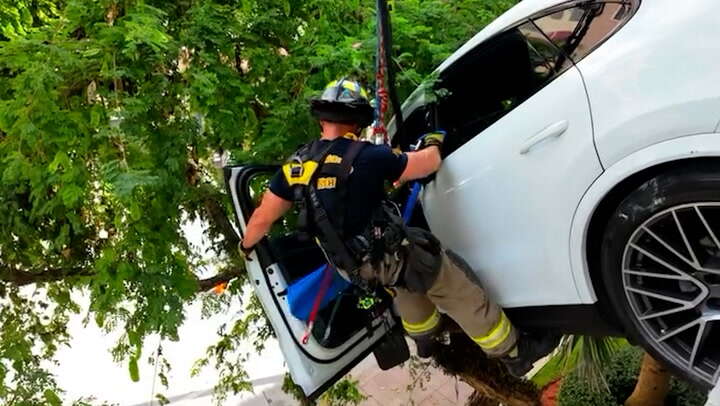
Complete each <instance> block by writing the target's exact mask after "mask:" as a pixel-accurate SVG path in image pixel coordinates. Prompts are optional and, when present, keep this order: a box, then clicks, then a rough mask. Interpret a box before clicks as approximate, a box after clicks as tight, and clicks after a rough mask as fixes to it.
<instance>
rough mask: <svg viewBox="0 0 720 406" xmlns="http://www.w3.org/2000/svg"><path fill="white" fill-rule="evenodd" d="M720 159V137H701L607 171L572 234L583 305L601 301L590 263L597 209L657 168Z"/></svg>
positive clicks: (653, 149) (668, 144)
mask: <svg viewBox="0 0 720 406" xmlns="http://www.w3.org/2000/svg"><path fill="white" fill-rule="evenodd" d="M700 157H720V134H717V133H710V134H700V135H691V136H686V137H680V138H675V139H672V140H669V141H665V142H661V143H658V144H655V145H652V146H650V147H647V148H645V149H643V150H641V151H637V152H635V153H633V154H630V155H628V156H626V157H624V158H623V159H621V160H620V161H618V162H616V163H615V164H614V165H612V166H611V167H609V168H607V169H606V170H605V172H603V174H602V176H600V177H599V178H598V179H597V180H596V181H595V183H593V185H592V186H591V187H590V189H589V190H588V191H587V193H585V196H583V198H582V201H581V202H580V205H579V206H578V209H577V212H576V213H575V218H574V220H573V224H572V231H571V234H570V259H571V263H572V273H573V277H574V278H575V285H576V286H577V288H578V294H579V295H580V299H581V301H582V303H594V302H595V301H597V298H596V296H595V291H594V290H593V286H592V281H591V280H590V274H589V267H588V261H587V256H586V252H587V237H588V235H587V232H588V227H589V225H590V220H591V218H592V215H593V213H594V212H595V209H597V207H598V205H599V204H600V202H601V201H602V200H603V198H604V197H605V196H606V195H607V194H608V192H610V190H612V188H613V187H615V186H616V185H617V184H618V183H620V182H622V181H623V180H624V179H627V178H628V177H629V176H631V175H633V174H635V173H637V172H639V171H642V170H643V169H647V168H651V167H653V166H656V165H659V164H662V163H666V162H671V161H677V160H681V159H688V158H700Z"/></svg>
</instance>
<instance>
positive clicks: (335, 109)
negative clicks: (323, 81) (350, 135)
mask: <svg viewBox="0 0 720 406" xmlns="http://www.w3.org/2000/svg"><path fill="white" fill-rule="evenodd" d="M310 110H311V111H312V115H313V116H314V117H315V118H317V119H318V120H326V121H332V122H336V123H353V124H358V125H359V126H360V127H361V128H363V127H367V126H369V125H370V124H371V123H372V121H373V117H374V111H373V108H372V107H371V106H370V101H369V100H368V94H367V92H366V91H365V89H363V88H362V86H360V83H358V82H356V81H353V80H347V79H345V78H342V79H340V80H335V81H332V82H330V83H329V84H328V85H327V87H326V88H325V91H323V93H322V95H320V97H315V98H313V99H312V100H310Z"/></svg>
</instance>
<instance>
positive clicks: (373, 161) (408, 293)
mask: <svg viewBox="0 0 720 406" xmlns="http://www.w3.org/2000/svg"><path fill="white" fill-rule="evenodd" d="M311 111H312V114H313V116H314V117H316V118H317V119H318V120H319V122H320V126H321V128H322V135H321V137H320V139H319V140H315V141H313V142H311V143H309V144H307V145H305V146H303V147H301V148H300V149H299V150H298V151H297V152H296V153H294V154H293V155H292V156H291V157H290V159H289V160H288V161H287V163H286V164H285V165H283V167H282V169H281V170H279V171H278V173H277V174H275V176H274V177H273V178H272V180H271V182H270V186H269V190H268V191H267V192H266V193H265V195H264V196H263V199H262V201H261V204H260V206H259V207H258V208H257V209H256V210H255V211H254V213H253V214H252V216H251V218H250V220H249V221H248V224H247V228H246V231H245V237H244V239H243V240H242V241H241V242H240V249H241V251H242V252H243V253H244V254H245V256H246V257H247V254H249V253H250V252H251V251H252V250H253V247H254V246H255V244H257V243H258V242H259V241H260V240H261V239H262V238H263V236H264V235H265V234H266V233H267V232H268V231H269V230H270V227H271V225H272V224H273V223H274V222H275V221H276V220H278V219H279V218H280V217H282V216H283V214H284V213H285V212H286V211H287V210H289V209H290V208H291V206H293V204H296V205H298V206H299V211H300V216H299V220H298V223H299V224H298V227H299V228H300V229H302V230H305V231H306V232H307V233H309V234H310V235H311V236H312V237H314V238H316V239H317V240H318V242H319V244H320V247H321V248H322V249H323V251H324V253H325V254H326V256H327V257H328V260H329V261H330V263H331V264H333V265H334V266H335V267H336V269H337V270H338V271H339V272H340V273H341V274H342V275H343V276H345V277H346V278H347V279H348V280H350V281H351V282H353V283H355V284H357V285H360V286H365V287H366V288H368V287H371V286H377V285H382V286H384V287H386V288H388V289H389V290H390V291H392V292H393V293H394V296H395V306H396V308H397V310H398V313H399V314H400V316H401V318H402V324H403V327H404V328H405V330H406V332H407V333H408V335H410V336H411V337H412V338H413V339H414V340H415V342H416V344H417V351H418V355H419V356H422V357H428V356H430V355H431V354H432V352H433V350H434V348H435V346H436V340H435V335H436V334H437V333H438V332H439V331H440V329H441V327H442V326H441V324H442V323H441V320H442V318H441V315H440V312H439V311H438V308H440V309H442V310H443V312H445V313H446V314H447V315H448V316H449V317H451V318H452V319H453V320H454V321H455V322H456V323H457V324H458V325H459V326H460V327H461V328H462V329H463V330H464V331H465V332H466V333H467V334H468V335H469V336H470V337H471V338H472V340H473V341H474V342H475V343H477V344H478V345H479V346H480V348H481V349H482V350H483V351H484V352H485V353H486V354H487V355H488V357H493V358H500V359H501V360H502V361H503V362H504V363H505V364H506V366H507V368H508V370H509V372H510V373H512V374H513V375H515V376H524V375H525V374H526V373H527V372H528V371H529V370H530V369H531V368H532V364H533V363H534V362H535V361H537V360H538V359H540V358H541V357H543V356H545V355H547V354H548V353H549V352H550V351H552V349H553V348H555V347H556V346H557V342H558V340H557V337H553V336H547V335H546V336H533V335H529V334H520V333H519V332H518V331H517V330H516V329H515V327H514V326H513V325H512V323H511V322H510V320H509V319H508V318H507V316H506V315H505V313H504V312H503V310H502V309H501V308H500V307H499V306H498V305H497V304H495V303H494V302H493V301H492V300H491V299H490V298H489V297H488V296H487V293H486V292H485V291H484V290H483V288H482V287H481V286H480V285H479V284H478V283H475V282H473V280H471V279H470V278H469V277H468V275H472V272H473V271H472V269H470V267H469V266H468V265H467V263H466V262H465V261H464V260H463V259H462V258H460V257H459V256H458V255H457V254H455V253H453V252H452V251H450V250H446V249H443V248H442V246H441V244H440V242H439V241H438V240H437V239H436V238H435V237H434V236H433V235H432V234H431V233H430V232H428V231H426V230H423V229H420V228H413V227H406V226H405V225H404V224H403V222H402V219H401V218H400V216H399V215H398V211H397V209H396V208H395V207H394V206H393V205H392V204H391V203H389V201H388V200H387V196H386V192H385V185H386V182H388V181H389V182H395V181H398V180H399V181H401V182H404V181H409V180H415V179H422V178H425V177H427V176H429V175H431V174H433V173H434V172H436V171H437V170H438V169H439V168H440V164H441V161H442V158H441V154H440V149H441V147H442V144H443V141H444V137H445V134H444V133H442V132H433V133H429V134H426V135H425V136H424V137H423V138H422V142H421V145H420V148H419V149H418V150H417V151H415V152H408V153H400V152H394V151H392V150H391V149H390V147H388V146H386V145H373V144H370V143H367V142H361V141H359V140H358V134H360V132H361V130H362V129H363V128H365V127H367V126H368V125H370V123H371V122H372V119H373V109H372V107H371V106H370V104H369V102H368V95H367V93H366V91H365V90H364V89H363V88H362V87H361V86H360V84H359V83H357V82H355V81H351V80H346V79H340V80H337V81H334V82H331V83H330V84H329V85H328V86H327V88H326V89H325V91H324V92H323V93H322V95H321V96H320V97H319V98H314V99H313V100H311Z"/></svg>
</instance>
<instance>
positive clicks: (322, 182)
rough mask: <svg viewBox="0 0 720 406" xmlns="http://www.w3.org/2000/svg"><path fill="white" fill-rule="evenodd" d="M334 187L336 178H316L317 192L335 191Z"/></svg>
mask: <svg viewBox="0 0 720 406" xmlns="http://www.w3.org/2000/svg"><path fill="white" fill-rule="evenodd" d="M335 186H337V178H336V177H331V178H318V180H317V188H318V190H323V189H335Z"/></svg>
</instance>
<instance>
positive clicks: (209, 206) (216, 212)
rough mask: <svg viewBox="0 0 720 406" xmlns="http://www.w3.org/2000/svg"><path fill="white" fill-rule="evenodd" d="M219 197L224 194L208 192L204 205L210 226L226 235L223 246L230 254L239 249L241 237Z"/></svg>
mask: <svg viewBox="0 0 720 406" xmlns="http://www.w3.org/2000/svg"><path fill="white" fill-rule="evenodd" d="M219 198H222V195H220V194H211V193H208V194H207V195H206V196H205V200H204V202H203V205H204V206H205V213H206V214H207V220H208V222H209V223H210V227H212V228H213V231H215V232H217V233H219V234H220V235H222V236H223V237H224V239H225V241H224V243H223V248H225V250H226V251H227V254H228V255H231V254H233V253H234V252H235V250H237V245H238V243H239V242H240V237H239V236H238V234H237V233H236V232H235V228H234V227H233V225H232V223H231V222H230V219H229V218H228V216H227V212H226V211H225V207H223V205H222V203H221V202H220V201H219Z"/></svg>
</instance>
